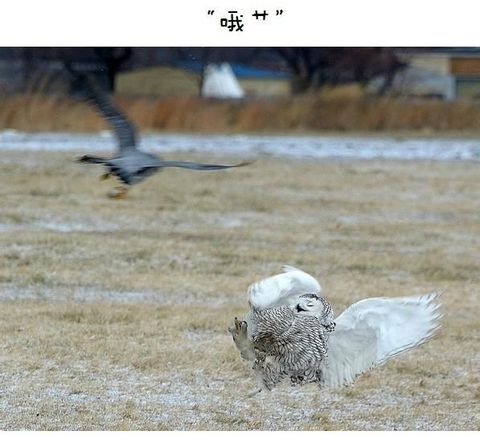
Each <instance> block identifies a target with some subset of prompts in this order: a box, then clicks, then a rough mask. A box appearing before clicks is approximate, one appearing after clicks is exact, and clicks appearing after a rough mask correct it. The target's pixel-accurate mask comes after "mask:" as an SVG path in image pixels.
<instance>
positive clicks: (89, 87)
mask: <svg viewBox="0 0 480 435" xmlns="http://www.w3.org/2000/svg"><path fill="white" fill-rule="evenodd" d="M80 77H81V79H82V80H83V83H84V89H85V90H86V91H87V93H88V98H87V100H91V101H93V103H94V104H95V107H96V108H97V110H98V111H99V112H100V113H101V114H102V116H103V118H104V119H105V120H106V121H107V122H108V123H109V124H110V127H111V128H112V130H113V132H114V133H115V136H116V137H117V140H118V145H119V147H120V150H124V149H126V148H135V146H136V132H135V127H134V125H133V124H132V123H131V122H130V120H129V119H128V118H127V117H126V116H125V115H124V114H123V113H122V112H120V111H119V110H118V109H117V108H116V107H115V106H114V104H113V102H112V100H111V99H110V96H109V95H108V94H107V93H106V92H104V91H103V89H101V88H100V86H98V84H97V82H96V81H95V80H94V79H93V78H92V77H90V76H88V75H85V74H82V75H80Z"/></svg>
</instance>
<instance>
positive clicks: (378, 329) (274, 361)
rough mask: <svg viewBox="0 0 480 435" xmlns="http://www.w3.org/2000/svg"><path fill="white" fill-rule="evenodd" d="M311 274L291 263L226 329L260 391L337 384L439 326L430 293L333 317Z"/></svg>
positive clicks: (259, 286)
mask: <svg viewBox="0 0 480 435" xmlns="http://www.w3.org/2000/svg"><path fill="white" fill-rule="evenodd" d="M320 292H321V287H320V284H319V283H318V281H317V280H316V279H315V278H313V277H312V276H311V275H309V274H307V273H305V272H303V271H301V270H299V269H296V268H294V267H291V266H284V267H283V273H281V274H278V275H275V276H272V277H269V278H266V279H264V280H261V281H259V282H256V283H254V284H252V285H251V286H250V287H249V288H248V300H249V304H250V311H249V312H248V313H247V315H246V317H245V320H244V321H239V320H238V319H237V318H235V323H234V326H233V327H231V328H229V332H230V333H231V334H232V337H233V340H234V342H235V345H236V346H237V348H238V350H239V351H240V354H241V356H242V358H243V359H245V360H247V361H252V362H253V367H252V368H253V370H254V372H255V373H256V375H257V382H258V389H257V390H256V391H254V393H252V395H253V394H256V393H258V392H260V391H262V390H264V389H267V390H271V389H272V388H273V387H275V385H277V384H278V383H280V382H281V381H282V380H283V379H284V378H287V377H288V378H289V379H290V382H291V384H292V385H298V384H305V383H317V384H318V385H319V386H320V387H339V386H343V385H348V384H351V383H353V381H354V379H355V378H356V377H357V376H358V375H360V374H361V373H363V372H366V371H367V370H370V369H372V368H374V367H376V366H379V365H381V364H383V363H384V362H386V361H387V360H389V359H390V358H393V357H395V356H397V355H399V354H401V353H403V352H405V351H407V350H409V349H412V348H414V347H416V346H419V345H420V344H422V343H424V342H425V341H427V340H428V339H430V338H431V337H432V336H433V335H434V334H435V333H436V331H437V330H438V329H439V327H440V325H439V319H440V317H441V315H440V313H439V308H440V304H439V303H438V302H437V301H436V300H435V299H436V297H437V295H436V294H433V293H432V294H427V295H419V296H408V297H379V298H370V299H363V300H361V301H359V302H357V303H355V304H353V305H351V306H350V307H348V308H347V309H346V310H345V311H344V312H343V313H342V314H340V316H338V317H337V318H336V319H334V318H333V311H332V309H331V306H330V304H329V303H328V302H327V301H326V300H325V299H324V298H322V297H320V296H319V294H320Z"/></svg>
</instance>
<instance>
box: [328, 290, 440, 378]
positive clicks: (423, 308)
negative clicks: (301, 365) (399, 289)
mask: <svg viewBox="0 0 480 435" xmlns="http://www.w3.org/2000/svg"><path fill="white" fill-rule="evenodd" d="M436 297H437V295H436V294H428V295H422V296H410V297H397V298H371V299H364V300H362V301H359V302H357V303H355V304H353V305H351V306H350V307H349V308H347V309H346V310H345V311H344V312H343V313H342V314H340V316H338V317H337V318H336V319H335V322H336V328H335V331H334V332H332V333H331V334H330V339H329V343H328V362H327V366H326V368H325V372H324V379H325V384H326V385H327V386H330V387H338V386H342V385H348V384H350V383H352V382H353V380H354V379H355V378H356V376H358V375H359V374H361V373H363V372H365V371H367V370H369V369H371V368H373V367H376V366H378V365H380V364H383V363H384V362H385V361H387V360H388V359H390V358H392V357H394V356H396V355H398V354H400V353H402V352H405V351H406V350H408V349H411V348H412V347H415V346H418V345H420V344H422V343H423V342H425V341H427V340H428V339H430V338H431V337H432V336H433V335H434V334H435V332H436V331H437V330H438V328H439V327H440V326H439V322H438V321H439V319H440V317H441V314H440V313H439V308H440V304H439V303H438V302H437V301H436V300H435V299H436Z"/></svg>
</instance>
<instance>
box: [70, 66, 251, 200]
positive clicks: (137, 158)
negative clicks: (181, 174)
mask: <svg viewBox="0 0 480 435" xmlns="http://www.w3.org/2000/svg"><path fill="white" fill-rule="evenodd" d="M70 71H71V69H70ZM71 72H72V71H71ZM74 74H75V78H76V79H77V80H81V81H82V82H83V83H82V88H83V89H84V90H85V92H86V93H87V94H86V98H87V101H89V102H93V104H94V105H95V108H96V109H97V110H98V111H99V112H100V113H101V115H102V116H103V118H104V119H105V120H106V121H107V122H108V123H109V125H110V128H111V129H112V130H113V132H114V134H115V136H116V139H117V142H118V150H117V153H116V154H115V155H114V156H113V157H111V158H105V157H98V156H92V155H85V156H83V157H81V158H79V159H78V162H81V163H94V164H102V165H104V166H105V167H106V172H105V174H103V175H102V176H101V179H103V180H104V179H107V178H109V177H110V176H111V175H114V176H116V177H117V178H118V179H119V180H120V181H121V182H122V186H120V187H119V188H118V190H117V192H116V193H115V194H114V195H112V197H113V198H116V199H122V198H125V196H126V194H127V192H128V188H129V186H131V185H133V184H136V183H139V182H140V181H142V180H144V179H145V178H147V177H149V176H150V175H153V174H154V173H155V172H157V171H159V170H160V169H162V168H169V167H170V168H171V167H175V168H184V169H193V170H197V171H216V170H222V169H229V168H238V167H241V166H246V165H249V164H250V163H251V162H242V163H239V164H236V165H219V164H210V163H197V162H185V161H176V160H162V159H160V158H159V157H158V156H156V155H154V154H150V153H147V152H144V151H140V150H139V149H138V148H137V137H136V131H135V127H134V125H133V124H132V122H131V121H130V120H129V119H128V118H127V117H126V116H125V115H124V114H123V113H122V112H120V110H118V109H117V108H116V107H115V106H114V105H113V103H112V101H111V99H110V97H109V95H107V94H106V93H105V92H104V91H103V90H102V89H101V88H100V87H99V85H98V84H97V83H96V82H95V80H94V79H93V78H92V77H90V76H88V75H84V74H79V73H74Z"/></svg>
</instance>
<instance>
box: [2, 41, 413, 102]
mask: <svg viewBox="0 0 480 435" xmlns="http://www.w3.org/2000/svg"><path fill="white" fill-rule="evenodd" d="M1 59H3V60H5V59H11V60H17V61H18V60H21V61H23V63H24V65H25V76H26V80H28V79H29V77H30V76H32V75H34V74H35V73H36V72H38V70H39V68H40V66H42V67H45V65H53V64H55V65H57V68H61V64H62V62H68V63H70V64H72V65H74V66H76V67H77V68H79V69H83V70H91V71H92V72H95V73H96V74H97V75H98V76H100V77H101V81H102V82H103V84H104V86H105V87H106V88H107V89H109V90H110V91H113V90H114V89H115V78H116V76H117V74H118V73H119V72H121V71H130V70H135V69H138V68H144V67H147V66H154V65H178V64H180V63H184V64H185V63H187V62H190V64H196V65H197V66H198V65H200V68H202V67H203V68H204V67H205V66H206V65H207V64H208V63H212V62H237V63H243V64H246V65H250V66H256V67H261V68H268V69H272V70H276V71H283V72H287V73H289V75H290V76H291V84H292V87H291V88H292V92H293V93H302V92H306V91H309V90H314V89H317V88H319V87H321V86H324V85H327V84H330V85H335V84H339V83H347V82H357V83H360V84H365V83H367V82H368V81H369V80H371V79H372V78H373V77H375V76H378V75H383V76H384V77H385V78H386V80H384V82H383V83H384V86H383V88H382V89H381V92H385V91H386V90H387V89H388V87H389V85H390V84H391V82H392V80H393V77H394V76H395V74H396V72H397V71H399V70H400V69H401V68H403V67H404V66H405V65H404V64H403V63H402V62H401V61H400V59H399V58H398V56H397V55H396V51H395V49H393V48H375V47H374V48H340V47H258V48H228V47H212V48H208V47H206V48H198V47H196V48H183V47H182V48H164V47H162V48H152V47H148V48H142V47H135V48H132V47H91V48H90V47H85V48H68V47H59V48H41V47H40V48H10V49H8V48H3V49H0V60H1ZM59 65H60V66H59Z"/></svg>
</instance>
